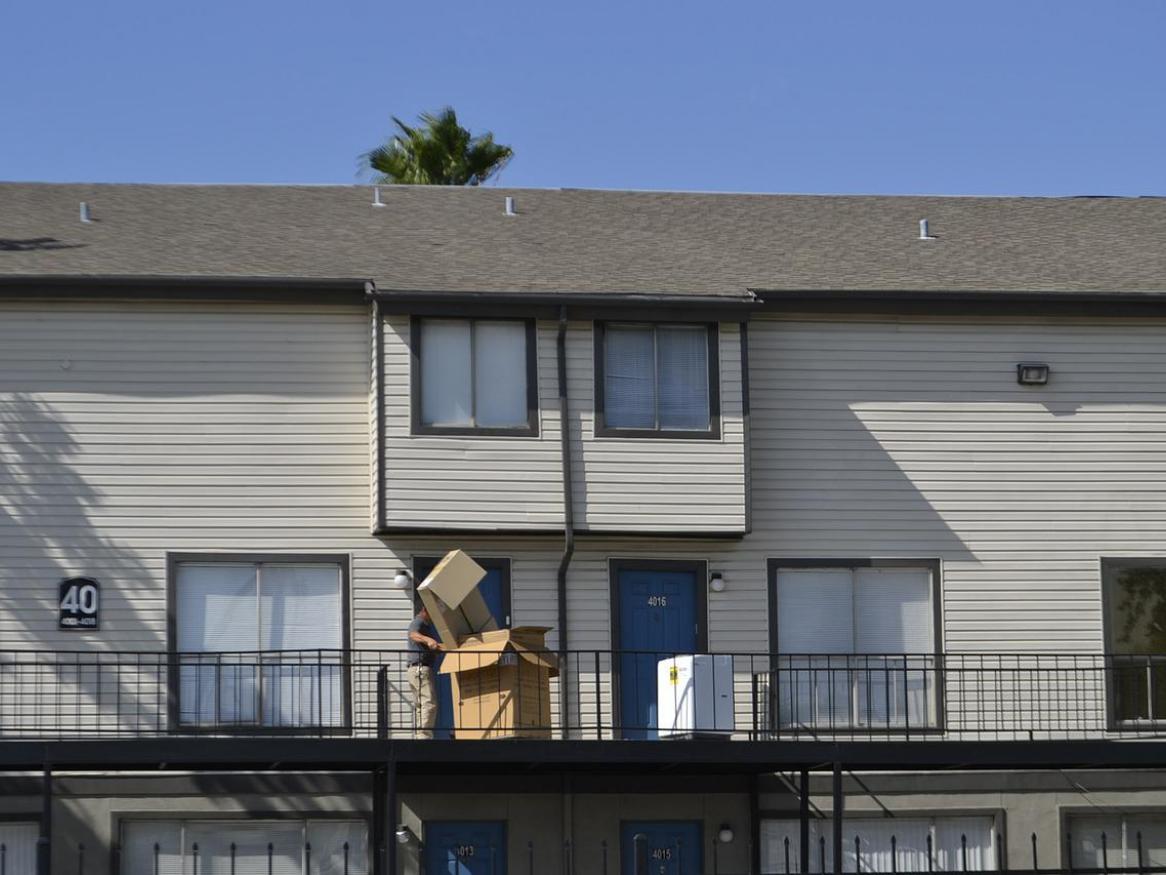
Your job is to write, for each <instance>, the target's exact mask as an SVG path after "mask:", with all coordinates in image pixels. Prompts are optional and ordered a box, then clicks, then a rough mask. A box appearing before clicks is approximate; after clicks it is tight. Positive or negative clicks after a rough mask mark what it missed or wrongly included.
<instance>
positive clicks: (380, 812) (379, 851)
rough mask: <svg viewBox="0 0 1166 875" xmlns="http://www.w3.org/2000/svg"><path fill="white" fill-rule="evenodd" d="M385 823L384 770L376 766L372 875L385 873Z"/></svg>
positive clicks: (373, 795) (373, 800) (373, 793)
mask: <svg viewBox="0 0 1166 875" xmlns="http://www.w3.org/2000/svg"><path fill="white" fill-rule="evenodd" d="M385 823H386V814H385V770H384V767H382V766H378V767H377V768H375V769H373V770H372V835H371V836H370V839H371V841H370V842H369V848H370V849H371V851H372V875H385V852H386V850H387V849H386V845H385V843H386V840H387V838H388V837H387V836H386V835H385V832H386V830H385ZM393 838H395V836H394V837H393Z"/></svg>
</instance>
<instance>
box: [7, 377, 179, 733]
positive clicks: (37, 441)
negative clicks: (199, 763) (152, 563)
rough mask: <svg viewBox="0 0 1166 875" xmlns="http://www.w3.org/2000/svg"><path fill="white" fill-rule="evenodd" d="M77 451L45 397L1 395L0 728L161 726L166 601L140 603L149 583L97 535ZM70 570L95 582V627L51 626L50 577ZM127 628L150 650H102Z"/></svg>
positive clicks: (134, 559) (95, 495)
mask: <svg viewBox="0 0 1166 875" xmlns="http://www.w3.org/2000/svg"><path fill="white" fill-rule="evenodd" d="M79 455H80V448H79V445H78V443H77V441H76V439H75V438H74V437H73V435H72V434H71V432H70V430H69V428H68V426H67V425H66V424H65V422H64V421H63V419H62V417H60V416H59V415H58V414H57V413H56V412H55V411H54V410H53V407H52V405H51V404H49V403H47V402H45V401H44V400H42V399H40V398H37V397H35V396H33V395H29V394H26V393H13V394H10V395H7V396H5V397H3V398H0V544H2V548H3V552H4V560H3V562H0V587H2V588H3V592H4V593H5V595H6V599H5V609H4V611H3V612H2V613H0V617H2V618H3V626H2V627H0V629H2V631H0V680H7V681H12V683H2V684H0V703H2V704H4V705H5V707H3V709H0V736H2V735H4V734H9V733H12V732H20V731H21V730H24V731H26V732H29V734H33V733H34V732H35V731H36V730H41V731H42V733H43V734H44V735H47V736H50V737H52V736H57V735H70V734H73V735H76V734H93V733H104V734H112V733H114V732H115V731H116V730H117V729H119V728H121V729H131V728H133V729H137V730H145V729H147V728H149V727H156V728H157V729H162V728H164V726H165V723H164V721H165V718H166V714H165V702H166V696H165V690H164V687H163V689H162V691H161V693H162V694H161V696H160V697H159V696H158V695H157V693H158V690H157V685H158V684H159V683H161V684H163V685H164V684H165V681H166V673H165V670H164V666H163V665H162V662H161V659H162V658H163V657H162V654H163V653H164V651H165V649H166V642H165V634H164V631H163V630H164V628H165V627H164V622H163V618H164V597H161V596H159V597H155V598H149V600H148V603H147V604H143V603H142V602H141V601H139V599H140V598H141V597H142V595H143V594H144V593H149V592H150V591H151V589H154V588H156V581H155V580H154V577H153V576H152V575H151V573H150V571H149V569H148V568H146V566H145V565H144V564H143V563H142V561H141V559H140V558H139V557H138V556H136V555H135V554H134V552H133V551H132V550H130V549H129V548H126V547H123V546H122V545H120V544H118V543H117V542H116V541H115V540H113V539H111V538H109V537H107V536H105V535H103V534H102V533H101V532H100V531H99V526H98V523H97V522H96V521H95V516H96V515H97V514H99V513H101V512H102V510H103V508H104V504H105V498H104V496H103V494H102V492H101V491H100V490H99V489H97V488H95V487H94V486H93V485H92V484H91V483H89V482H88V480H87V479H86V477H85V476H84V475H83V474H81V473H80V472H79V471H78V469H77V465H78V457H79ZM75 576H85V577H94V578H96V579H97V580H98V581H99V582H100V584H101V605H100V628H99V629H98V630H96V631H88V630H87V631H66V630H61V629H59V628H58V616H59V606H58V602H57V599H58V584H59V583H60V582H61V581H62V580H63V579H65V578H69V577H75ZM127 636H132V641H133V642H134V643H133V650H135V651H152V652H154V653H155V654H157V655H155V656H149V655H146V654H142V655H138V656H131V655H126V656H124V657H119V658H115V657H113V656H112V655H109V654H110V652H111V651H115V650H118V649H120V648H119V644H121V643H122V642H125V641H126V638H127ZM6 675H7V677H5V676H6ZM33 681H35V682H33ZM13 697H15V700H14V698H13ZM14 706H15V707H14ZM159 712H160V713H159ZM159 721H161V722H159ZM34 723H36V724H39V725H33V724H34Z"/></svg>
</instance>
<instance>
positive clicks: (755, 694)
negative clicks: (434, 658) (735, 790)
mask: <svg viewBox="0 0 1166 875" xmlns="http://www.w3.org/2000/svg"><path fill="white" fill-rule="evenodd" d="M409 659H410V654H409V653H408V652H406V651H396V650H343V651H340V650H293V651H266V652H234V653H227V652H223V653H160V652H99V651H32V650H4V651H0V738H38V739H55V738H86V737H143V736H164V735H208V734H209V735H216V734H221V735H229V734H246V733H250V734H259V735H263V734H270V735H287V734H290V735H301V736H321V737H323V736H335V735H357V736H380V737H386V738H414V737H427V736H428V734H429V733H428V732H426V731H425V730H424V728H423V727H421V726H420V725H419V722H418V709H417V707H416V703H417V697H418V688H419V686H422V685H423V684H424V683H427V681H423V680H422V679H420V678H418V676H417V675H418V673H417V672H416V670H414V669H412V668H411V667H410V665H409ZM441 660H442V662H441V663H440V664H438V665H435V666H434V667H433V669H432V674H433V677H434V680H435V683H436V687H437V694H438V700H439V703H440V704H441V706H442V707H441V708H440V709H439V716H438V721H437V725H436V727H435V732H434V734H435V735H436V737H438V738H446V737H449V736H450V735H451V733H453V734H456V736H457V737H459V738H500V737H514V736H519V737H531V738H573V739H591V740H613V739H635V740H654V739H660V738H671V737H685V736H691V735H705V734H708V735H723V736H730V737H732V738H735V739H742V740H772V739H783V740H784V739H791V740H792V739H813V740H834V739H838V740H853V739H859V740H877V739H913V738H928V739H934V738H948V739H957V740H1029V739H1032V740H1058V739H1076V738H1099V737H1106V738H1110V737H1112V738H1137V737H1153V736H1158V735H1160V734H1162V732H1163V729H1164V727H1166V724H1163V723H1162V722H1160V720H1159V717H1160V716H1161V715H1162V714H1163V712H1164V710H1166V657H1159V656H1122V657H1115V656H1105V655H1064V654H1050V655H1045V654H955V655H935V654H891V655H888V654H879V655H822V654H782V655H778V656H772V655H770V654H742V653H734V654H729V653H726V654H702V655H700V656H696V657H691V656H688V655H683V654H679V655H678V654H671V653H656V652H646V651H609V650H582V651H571V652H569V653H567V654H565V656H563V655H560V654H554V653H531V652H526V653H520V652H515V651H514V650H506V651H502V652H498V653H476V654H474V655H473V656H467V655H461V656H459V655H458V654H457V653H456V652H455V653H452V654H444V655H443V656H442V657H441ZM455 725H456V727H457V729H456V733H454V726H455Z"/></svg>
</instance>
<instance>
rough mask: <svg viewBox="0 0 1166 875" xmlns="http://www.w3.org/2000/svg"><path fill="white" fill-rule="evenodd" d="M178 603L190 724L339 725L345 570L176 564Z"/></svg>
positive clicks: (184, 716) (336, 566) (329, 565)
mask: <svg viewBox="0 0 1166 875" xmlns="http://www.w3.org/2000/svg"><path fill="white" fill-rule="evenodd" d="M174 599H175V604H174V614H175V631H176V633H177V641H176V647H177V650H178V652H179V690H178V700H179V721H180V723H182V724H183V725H184V726H205V727H220V726H229V725H238V726H247V725H257V726H283V727H295V726H338V725H340V724H342V723H343V721H344V703H345V686H344V682H343V673H342V665H341V663H342V649H343V647H344V623H345V619H344V573H343V566H342V565H341V563H339V562H331V561H320V562H315V561H312V562H280V561H271V562H266V561H256V562H208V561H197V560H195V561H180V562H178V563H177V564H176V566H175V572H174Z"/></svg>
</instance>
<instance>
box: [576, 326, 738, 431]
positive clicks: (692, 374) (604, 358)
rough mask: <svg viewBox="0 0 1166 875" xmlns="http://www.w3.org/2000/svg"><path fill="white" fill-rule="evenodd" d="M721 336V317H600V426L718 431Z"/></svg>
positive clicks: (597, 422) (597, 344) (598, 373)
mask: <svg viewBox="0 0 1166 875" xmlns="http://www.w3.org/2000/svg"><path fill="white" fill-rule="evenodd" d="M716 344H717V329H716V326H715V325H706V324H680V323H677V324H672V323H669V324H665V323H658V324H657V323H616V322H613V323H597V324H596V377H597V379H596V401H597V404H596V417H597V421H596V430H597V433H599V434H607V435H613V436H627V437H636V436H658V435H667V436H676V437H716V436H718V434H719V415H720V411H719V409H718V408H719V403H720V398H719V391H718V386H717V380H718V378H719V377H718V361H717V349H716Z"/></svg>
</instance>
